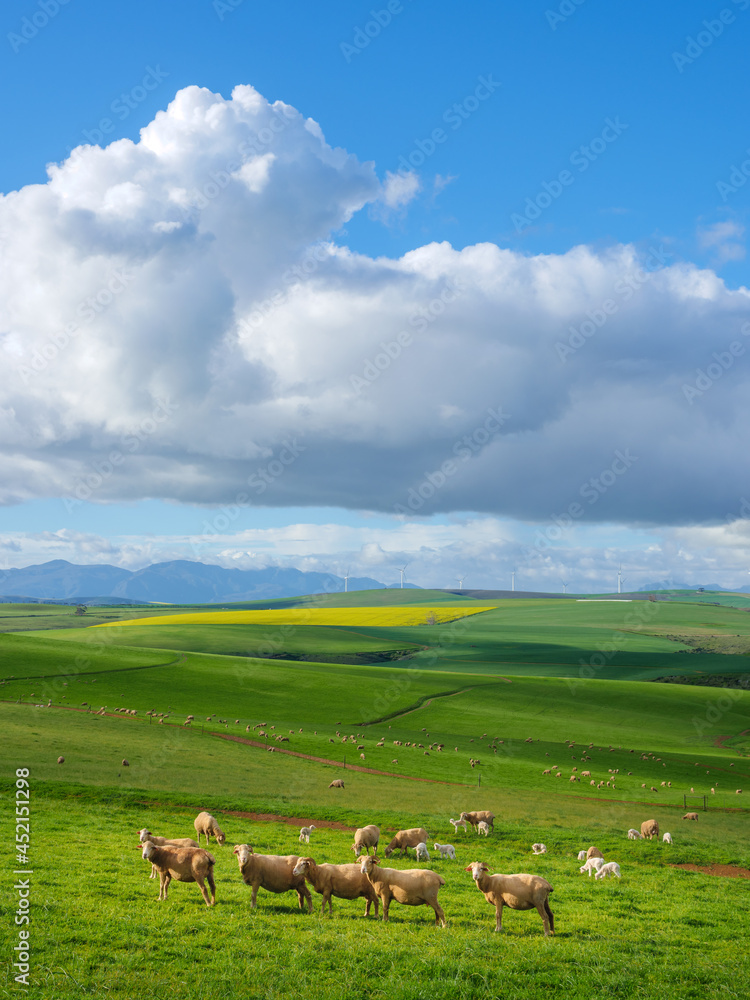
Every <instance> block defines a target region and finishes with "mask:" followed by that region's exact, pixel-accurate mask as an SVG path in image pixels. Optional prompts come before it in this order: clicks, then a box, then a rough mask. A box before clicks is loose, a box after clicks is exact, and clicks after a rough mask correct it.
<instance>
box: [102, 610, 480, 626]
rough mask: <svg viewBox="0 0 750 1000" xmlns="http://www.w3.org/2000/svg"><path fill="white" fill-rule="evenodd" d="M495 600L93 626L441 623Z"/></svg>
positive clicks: (217, 614)
mask: <svg viewBox="0 0 750 1000" xmlns="http://www.w3.org/2000/svg"><path fill="white" fill-rule="evenodd" d="M495 607H497V605H495V604H478V605H466V604H460V605H457V606H456V605H453V606H451V605H445V604H439V605H436V606H435V607H425V606H421V607H415V606H413V605H411V606H404V607H395V608H394V607H391V608H287V609H286V610H279V611H197V612H189V613H188V614H183V615H159V616H157V617H154V618H128V619H126V620H125V621H119V622H106V623H105V624H104V625H94V626H92V627H93V628H119V627H120V626H122V625H329V626H330V625H345V626H348V627H349V628H358V627H361V626H380V627H385V628H396V627H399V628H400V627H403V626H409V625H428V624H435V625H441V624H443V623H444V622H452V621H455V620H456V619H457V618H465V617H467V616H468V615H476V614H479V613H480V612H482V611H492V610H494V608H495Z"/></svg>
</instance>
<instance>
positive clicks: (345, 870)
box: [292, 858, 379, 917]
mask: <svg viewBox="0 0 750 1000" xmlns="http://www.w3.org/2000/svg"><path fill="white" fill-rule="evenodd" d="M292 875H302V876H303V877H304V878H305V879H306V881H307V882H309V883H310V885H311V886H312V887H313V889H314V890H315V892H317V893H319V894H320V895H321V896H322V897H323V905H322V907H321V913H325V911H326V904H328V913H329V915H330V916H333V903H332V902H331V896H336V897H337V898H338V899H358V898H359V897H360V896H364V897H365V899H366V900H367V904H366V908H365V916H366V917H369V915H370V904H371V903H374V904H375V916H376V917H377V915H378V902H379V901H378V896H377V893H376V892H375V890H374V889H373V887H372V885H371V884H370V881H369V879H368V878H367V876H366V875H363V874H362V872H361V870H360V867H359V865H357V864H349V865H328V864H326V865H318V864H316V863H315V860H314V859H313V858H300V859H299V861H298V862H297V864H296V865H295V866H294V868H293V869H292Z"/></svg>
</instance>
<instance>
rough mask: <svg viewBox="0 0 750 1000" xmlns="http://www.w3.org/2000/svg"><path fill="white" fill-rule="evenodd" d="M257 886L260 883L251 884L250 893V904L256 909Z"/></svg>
mask: <svg viewBox="0 0 750 1000" xmlns="http://www.w3.org/2000/svg"><path fill="white" fill-rule="evenodd" d="M259 886H260V883H257V884H255V885H253V891H252V895H251V896H250V905H251V906H252V908H253V909H256V908H257V906H258V888H259Z"/></svg>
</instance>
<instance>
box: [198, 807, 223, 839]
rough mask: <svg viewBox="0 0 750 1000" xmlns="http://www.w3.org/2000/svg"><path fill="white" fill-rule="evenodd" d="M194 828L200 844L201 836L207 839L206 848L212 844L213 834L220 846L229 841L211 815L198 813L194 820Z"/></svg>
mask: <svg viewBox="0 0 750 1000" xmlns="http://www.w3.org/2000/svg"><path fill="white" fill-rule="evenodd" d="M193 826H194V827H195V832H196V833H197V834H198V843H199V844H200V842H201V835H203V836H204V837H205V838H206V847H208V845H209V844H210V843H211V834H213V835H214V837H216V842H217V843H219V844H223V843H224V841H225V840H226V839H227V838H226V837H225V836H224V834H223V832H222V830H221V828H220V827H219V824H218V823H217V822H216V820H215V819H214V818H213V816H212V815H211V813H207V812H201V813H198V815H197V816H196V817H195V819H194V820H193Z"/></svg>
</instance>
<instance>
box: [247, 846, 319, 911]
mask: <svg viewBox="0 0 750 1000" xmlns="http://www.w3.org/2000/svg"><path fill="white" fill-rule="evenodd" d="M234 853H235V854H236V855H237V865H238V866H239V869H240V874H241V875H242V881H243V882H244V883H245V885H249V886H251V887H252V890H253V891H252V895H251V897H250V905H251V906H252V907H253V909H255V908H256V907H257V905H258V903H257V900H258V889H267V890H268V892H289V891H290V890H292V889H294V891H295V892H296V893H297V899H298V900H299V908H300V910H303V909H304V908H305V903H307V911H308V913H312V896H311V895H310V890H309V889H308V888H307V886H306V885H305V877H304V875H295V874H294V869H295V867H296V865H297V863H298V861H299V860H300V859H299V856H298V855H296V854H286V855H279V854H255V853H254V852H253V849H252V847H250V846H249V845H248V844H238V845H237V846H236V847H235V849H234Z"/></svg>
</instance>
